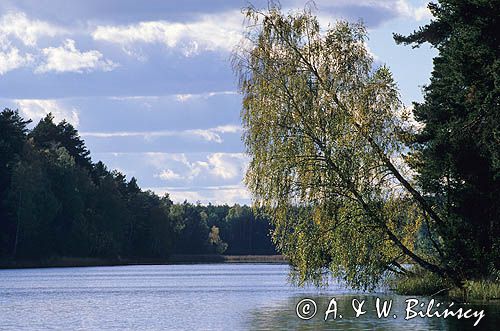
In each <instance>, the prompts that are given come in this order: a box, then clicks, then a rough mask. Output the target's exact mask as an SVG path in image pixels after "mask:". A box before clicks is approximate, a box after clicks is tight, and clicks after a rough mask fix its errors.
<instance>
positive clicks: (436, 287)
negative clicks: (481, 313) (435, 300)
mask: <svg viewBox="0 0 500 331" xmlns="http://www.w3.org/2000/svg"><path fill="white" fill-rule="evenodd" d="M392 283H393V286H394V290H395V292H396V293H398V294H401V295H425V296H434V295H447V294H448V291H449V290H450V289H452V288H454V285H453V284H452V283H450V282H447V281H445V280H443V279H442V278H441V277H439V276H438V275H436V274H433V273H430V272H428V271H426V270H423V269H417V270H416V271H415V272H414V273H412V274H409V275H405V276H402V277H398V278H396V279H395V280H393V282H392Z"/></svg>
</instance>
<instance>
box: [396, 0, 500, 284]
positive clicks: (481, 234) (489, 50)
mask: <svg viewBox="0 0 500 331" xmlns="http://www.w3.org/2000/svg"><path fill="white" fill-rule="evenodd" d="M429 8H430V10H431V11H432V13H433V15H434V19H433V20H432V21H431V23H429V24H428V25H426V26H423V27H421V28H420V29H419V30H418V31H415V32H414V33H412V34H410V35H409V36H401V35H398V34H396V35H395V40H396V42H398V43H403V44H412V45H414V47H418V46H419V45H420V44H422V43H425V42H428V43H430V44H431V45H432V46H433V47H435V48H437V50H438V51H439V54H438V55H437V56H436V57H435V58H434V69H433V72H432V76H431V81H430V84H429V85H428V86H426V87H425V88H424V102H423V103H415V104H414V114H415V117H416V119H417V120H418V121H420V122H421V123H423V124H424V126H423V128H422V129H421V130H420V131H419V132H417V133H416V134H415V135H414V140H413V141H412V142H411V147H413V148H415V150H416V151H415V152H414V153H413V155H412V164H413V167H414V169H416V170H417V173H418V180H419V183H420V185H421V187H422V188H423V189H424V190H425V191H426V192H427V195H428V197H429V198H431V199H433V200H434V202H435V204H437V205H438V206H440V209H441V210H440V212H441V213H442V214H443V215H445V217H444V218H445V219H447V220H448V222H447V226H446V227H447V230H446V231H443V229H442V231H441V236H442V237H441V238H442V239H441V240H442V241H443V242H444V243H445V250H444V251H443V254H444V255H445V258H446V259H447V260H448V263H449V264H450V265H452V266H453V269H454V270H457V272H460V273H462V274H463V275H462V277H478V276H481V275H483V276H484V275H487V274H488V273H489V272H491V271H492V269H495V268H496V269H499V268H500V226H499V225H500V224H499V223H500V147H499V146H500V96H499V91H500V84H499V82H500V60H499V52H500V44H499V36H500V34H499V33H498V32H499V31H500V23H499V18H500V2H499V1H497V0H495V1H492V0H460V1H457V0H441V1H439V3H438V4H430V5H429Z"/></svg>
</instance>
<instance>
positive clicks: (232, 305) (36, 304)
mask: <svg viewBox="0 0 500 331" xmlns="http://www.w3.org/2000/svg"><path fill="white" fill-rule="evenodd" d="M287 276H288V266H286V265H277V264H191V265H162V266H121V267H91V268H50V269H18V270H0V330H46V329H51V330H374V329H377V330H402V329H408V330H414V331H416V330H467V329H470V330H499V327H500V311H499V309H498V308H499V307H498V306H495V305H486V306H481V307H477V306H470V305H467V306H464V307H465V308H467V309H469V308H471V309H477V310H480V309H484V310H485V314H486V317H484V318H483V319H482V320H481V321H480V322H479V325H478V326H477V327H476V328H474V327H473V326H472V325H473V324H474V321H475V319H474V318H472V319H468V320H464V319H461V320H456V319H455V318H452V317H451V318H450V317H449V318H448V319H442V318H420V317H416V318H413V319H411V320H405V319H404V309H405V307H406V304H405V300H406V299H408V298H406V297H402V296H397V295H393V294H389V293H371V294H366V293H358V292H353V291H349V290H347V289H345V288H344V287H343V286H342V285H340V284H332V285H330V286H329V287H328V288H325V289H321V290H318V289H315V288H296V287H293V286H291V285H290V284H289V283H288V282H287ZM334 297H335V299H336V302H337V304H338V306H337V309H338V310H337V313H338V314H339V315H340V314H343V316H342V317H343V318H342V319H340V317H339V316H337V319H336V320H333V319H332V318H333V315H332V314H331V315H330V319H329V320H327V321H324V320H323V317H324V314H325V311H326V310H327V307H328V304H329V302H330V300H331V299H332V298H334ZM376 297H380V298H381V299H387V300H389V299H392V300H393V301H394V302H393V308H392V310H391V315H390V316H389V317H388V318H381V319H378V318H377V317H376V315H375V312H374V309H375V300H376ZM304 298H309V299H312V300H314V301H315V302H316V305H317V314H316V316H314V317H313V318H312V319H310V320H301V319H299V318H298V317H297V315H296V305H297V303H298V302H299V301H301V300H302V299H304ZM354 298H356V299H358V300H360V301H361V300H365V304H364V307H365V308H366V309H365V310H367V313H366V314H364V315H362V316H360V317H358V318H354V316H353V309H352V307H351V303H352V299H354ZM420 299H421V300H426V299H425V298H420ZM426 302H428V299H427V300H426ZM311 307H312V306H311ZM456 307H457V306H455V307H454V308H456ZM299 311H307V309H306V310H301V309H299ZM309 311H311V310H309ZM394 314H396V315H399V316H397V317H396V318H394V316H393V315H394Z"/></svg>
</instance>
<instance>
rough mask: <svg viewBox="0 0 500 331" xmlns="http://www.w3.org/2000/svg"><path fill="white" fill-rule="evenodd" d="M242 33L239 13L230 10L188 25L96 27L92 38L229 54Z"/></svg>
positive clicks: (187, 52)
mask: <svg viewBox="0 0 500 331" xmlns="http://www.w3.org/2000/svg"><path fill="white" fill-rule="evenodd" d="M241 32H242V16H241V13H240V12H239V11H230V12H226V13H222V14H215V15H202V16H200V17H199V18H198V20H195V21H192V22H188V23H179V22H169V21H149V22H140V23H137V24H131V25H126V26H123V25H121V26H112V25H107V26H98V27H97V28H96V29H95V30H94V32H93V33H92V36H93V38H94V39H95V40H102V41H107V42H112V43H116V44H120V45H132V44H135V43H160V44H164V45H166V46H167V47H169V48H172V49H177V50H180V51H181V52H182V53H183V54H184V55H185V56H191V55H193V54H197V53H198V52H200V51H207V50H208V51H213V50H223V51H231V50H232V49H233V47H234V46H235V45H236V44H237V43H238V42H239V41H240V39H241Z"/></svg>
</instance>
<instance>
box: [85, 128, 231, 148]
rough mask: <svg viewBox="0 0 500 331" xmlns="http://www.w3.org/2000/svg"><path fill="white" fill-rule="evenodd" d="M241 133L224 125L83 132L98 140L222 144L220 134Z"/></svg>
mask: <svg viewBox="0 0 500 331" xmlns="http://www.w3.org/2000/svg"><path fill="white" fill-rule="evenodd" d="M240 131H241V127H240V126H237V125H222V126H217V127H214V128H208V129H188V130H163V131H115V132H82V133H81V135H82V136H87V137H96V138H113V137H142V138H144V139H151V138H154V137H172V136H184V137H193V136H194V137H200V138H202V139H203V140H205V141H213V142H216V143H219V144H220V143H222V142H223V140H222V138H221V136H220V135H219V134H220V133H237V132H240Z"/></svg>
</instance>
